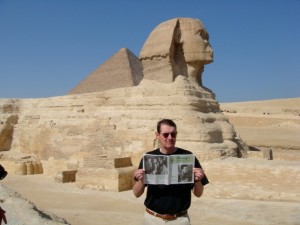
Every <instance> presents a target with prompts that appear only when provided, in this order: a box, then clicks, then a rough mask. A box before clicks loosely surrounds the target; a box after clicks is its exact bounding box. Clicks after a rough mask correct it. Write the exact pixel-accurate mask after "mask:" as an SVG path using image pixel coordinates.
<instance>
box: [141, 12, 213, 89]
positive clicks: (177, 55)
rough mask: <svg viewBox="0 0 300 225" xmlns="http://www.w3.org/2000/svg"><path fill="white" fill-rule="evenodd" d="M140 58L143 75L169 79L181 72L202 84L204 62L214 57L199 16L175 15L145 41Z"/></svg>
mask: <svg viewBox="0 0 300 225" xmlns="http://www.w3.org/2000/svg"><path fill="white" fill-rule="evenodd" d="M140 59H141V60H142V63H143V67H144V78H146V79H155V80H158V81H161V82H165V83H170V82H173V81H174V79H175V78H176V77H177V76H178V75H183V76H186V77H188V79H189V80H190V81H191V82H195V83H197V84H200V85H202V81H201V74H202V71H203V68H204V65H205V64H208V63H211V62H212V61H213V51H212V48H211V46H210V44H209V36H208V33H207V31H206V29H205V28H204V26H203V24H202V22H201V21H200V20H198V19H191V18H176V19H172V20H169V21H166V22H164V23H161V24H160V25H158V26H157V27H156V28H155V29H154V30H153V31H152V32H151V34H150V36H149V37H148V39H147V41H146V42H145V44H144V46H143V48H142V51H141V54H140Z"/></svg>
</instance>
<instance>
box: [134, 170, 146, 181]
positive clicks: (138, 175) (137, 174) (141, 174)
mask: <svg viewBox="0 0 300 225" xmlns="http://www.w3.org/2000/svg"><path fill="white" fill-rule="evenodd" d="M144 175H145V170H144V169H138V170H136V171H135V172H134V177H135V178H136V180H138V181H140V180H141V181H143V180H144Z"/></svg>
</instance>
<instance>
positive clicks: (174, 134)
mask: <svg viewBox="0 0 300 225" xmlns="http://www.w3.org/2000/svg"><path fill="white" fill-rule="evenodd" d="M161 135H162V136H163V137H164V138H168V137H169V135H171V137H172V138H176V136H177V132H173V133H162V134H161Z"/></svg>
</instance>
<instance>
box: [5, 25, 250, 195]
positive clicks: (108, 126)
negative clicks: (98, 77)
mask: <svg viewBox="0 0 300 225" xmlns="http://www.w3.org/2000/svg"><path fill="white" fill-rule="evenodd" d="M165 27H167V29H166V30H164V29H165ZM160 29H161V30H163V31H162V32H160ZM171 30H172V32H171ZM156 31H157V32H158V33H157V35H154V36H155V38H151V36H152V34H151V35H150V37H149V39H148V41H147V42H146V44H145V46H144V48H143V50H142V52H141V59H142V62H143V65H144V69H145V70H144V79H143V80H142V81H141V82H140V84H139V85H138V86H134V87H124V88H118V89H111V90H106V91H102V92H95V93H84V94H74V95H67V96H61V97H53V98H43V99H19V100H7V99H0V111H1V114H0V120H1V121H7V120H8V118H11V117H12V116H13V117H17V118H18V120H17V121H16V123H15V124H13V128H14V129H13V132H12V133H11V135H12V141H11V144H10V149H7V150H9V152H10V154H14V155H18V154H19V155H20V157H24V155H35V157H36V158H37V161H38V162H42V163H43V171H44V173H47V174H50V175H55V174H56V173H57V172H58V171H63V170H78V173H77V175H78V176H79V177H78V178H79V180H80V181H81V182H80V185H81V186H82V187H91V186H92V188H95V189H107V188H108V189H111V190H124V188H122V187H115V186H110V185H108V184H107V182H108V181H109V180H110V179H111V180H114V182H113V183H116V182H115V179H116V177H119V178H120V179H121V178H122V182H121V183H124V187H126V188H128V187H131V184H130V183H128V182H126V180H130V182H131V180H132V172H133V169H134V168H135V167H136V166H137V164H138V163H139V160H140V157H141V156H142V154H143V153H145V152H146V151H149V150H151V149H153V148H154V147H158V146H156V142H155V135H154V132H155V129H156V123H157V121H159V120H160V119H162V118H170V119H173V120H174V121H175V122H176V124H177V127H178V137H177V146H178V147H181V148H186V149H189V150H191V151H193V152H194V154H195V155H196V156H197V157H199V158H200V159H201V160H202V161H205V160H210V159H215V158H220V157H224V156H243V155H245V151H244V149H242V146H241V142H240V140H238V139H237V136H236V133H235V131H234V128H233V126H232V125H231V124H230V123H229V122H228V120H227V118H226V117H225V116H224V115H223V114H222V113H221V111H220V107H219V104H218V102H217V101H216V100H215V95H214V93H213V92H212V91H211V90H209V89H207V88H205V87H203V86H202V82H201V73H202V71H203V66H204V64H207V63H209V62H211V61H212V50H211V47H210V45H209V44H208V42H207V38H208V35H207V32H206V30H205V29H204V27H203V25H202V23H201V22H200V21H199V20H194V19H174V20H171V21H168V22H166V23H163V24H162V25H159V26H158V28H156V29H155V30H154V33H156ZM165 33H167V34H168V35H167V36H166V35H165ZM169 33H172V35H170V36H169ZM174 33H175V34H176V35H175V36H174ZM194 34H196V35H198V34H199V35H198V36H199V37H197V38H198V39H197V38H196V39H193V38H195V37H193V38H192V36H195V35H194ZM160 41H162V43H161V42H160ZM156 42H157V46H158V49H160V47H159V46H163V47H162V48H161V50H158V49H156V50H155V49H152V48H151V45H153V44H155V43H156ZM190 42H191V43H190ZM201 43H202V46H200V47H199V52H192V51H191V49H194V47H195V46H197V45H201ZM167 45H168V46H170V47H168V50H165V48H164V47H165V46H167ZM150 49H152V50H153V51H154V52H152V53H151V54H150ZM204 50H205V51H204ZM170 52H172V53H175V54H173V55H171V54H170ZM155 64H157V65H155ZM167 67H168V69H164V68H167ZM189 68H191V69H189ZM112 69H113V68H112ZM154 74H155V75H154ZM120 76H122V74H120ZM8 108H12V109H17V110H10V111H7V110H5V109H8ZM2 130H3V129H2ZM2 136H3V131H2V133H1V137H2ZM2 153H3V152H2ZM2 153H1V154H2ZM126 157H130V159H131V164H130V163H129V164H130V165H129V164H128V165H127V166H126V167H124V168H115V169H114V168H110V169H111V170H114V172H115V173H114V175H113V177H110V175H109V174H107V176H104V177H102V178H99V179H102V180H100V181H99V182H96V183H95V178H94V177H95V175H96V174H97V173H98V172H97V171H98V170H99V168H101V166H102V165H103V158H107V159H108V160H111V159H115V158H126ZM11 167H13V166H11ZM90 171H94V172H90ZM80 174H82V177H80ZM89 174H90V175H91V177H90V181H91V183H89ZM83 176H84V179H83ZM113 185H114V184H113ZM115 185H118V184H115Z"/></svg>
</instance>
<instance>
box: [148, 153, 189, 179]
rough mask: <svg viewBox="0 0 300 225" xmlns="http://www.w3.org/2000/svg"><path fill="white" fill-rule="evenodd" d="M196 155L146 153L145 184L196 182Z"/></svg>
mask: <svg viewBox="0 0 300 225" xmlns="http://www.w3.org/2000/svg"><path fill="white" fill-rule="evenodd" d="M194 164H195V156H194V155H193V154H187V155H169V156H165V155H151V154H144V156H143V169H144V170H145V176H144V183H145V184H166V185H168V184H183V183H194V173H193V168H194Z"/></svg>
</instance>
